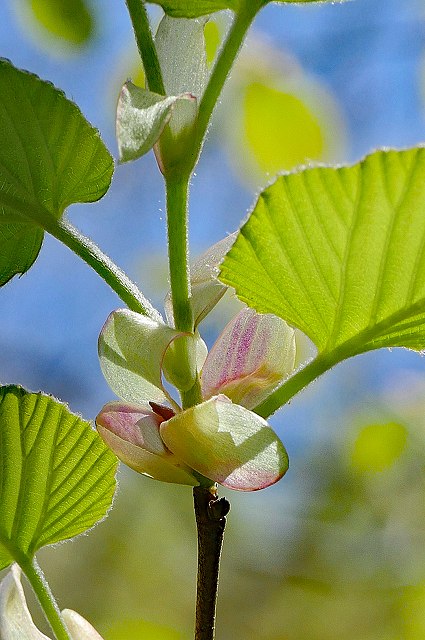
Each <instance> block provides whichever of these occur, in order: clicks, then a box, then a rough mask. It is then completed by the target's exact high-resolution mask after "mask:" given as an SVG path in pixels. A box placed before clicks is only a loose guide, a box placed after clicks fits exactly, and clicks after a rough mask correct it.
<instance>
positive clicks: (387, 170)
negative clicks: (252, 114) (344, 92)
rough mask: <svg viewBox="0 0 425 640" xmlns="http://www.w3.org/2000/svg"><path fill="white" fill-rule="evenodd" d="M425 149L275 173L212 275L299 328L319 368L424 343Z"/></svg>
mask: <svg viewBox="0 0 425 640" xmlns="http://www.w3.org/2000/svg"><path fill="white" fill-rule="evenodd" d="M424 172H425V150H424V149H422V148H417V149H411V150H407V151H399V152H397V151H379V152H376V153H374V154H372V155H370V156H368V157H366V158H365V159H364V160H363V161H362V162H360V163H358V164H356V165H354V166H351V167H342V168H337V169H335V168H326V167H317V168H314V169H307V170H305V171H299V172H296V173H291V174H287V175H283V176H281V177H279V178H278V179H277V181H276V182H275V183H274V184H273V185H272V186H270V187H268V188H267V189H266V190H265V191H263V193H262V194H261V195H260V198H259V200H258V202H257V204H256V206H255V208H254V211H253V213H252V214H251V216H250V218H249V220H248V222H247V223H246V224H245V225H244V226H243V227H242V229H241V232H240V234H239V236H238V238H237V240H236V241H235V243H234V245H233V247H232V249H231V250H230V252H229V253H228V255H227V257H226V258H225V260H224V263H223V265H222V271H221V279H222V281H223V282H225V283H226V284H229V285H231V286H233V287H234V288H235V289H236V292H237V294H238V296H239V297H240V298H241V299H242V300H243V301H244V302H246V303H247V304H248V305H250V306H252V307H254V308H255V309H256V310H257V311H259V312H261V313H274V314H275V315H278V316H280V317H282V318H284V319H285V320H286V321H287V322H289V324H291V325H293V326H295V327H297V328H299V329H301V331H303V332H304V333H306V334H307V336H309V337H310V338H311V340H312V341H313V342H314V343H315V345H316V346H317V349H318V351H319V354H320V355H321V356H322V358H323V357H326V359H327V361H328V365H329V366H332V364H336V363H337V362H339V361H341V360H343V359H345V358H348V357H350V356H353V355H355V354H357V353H362V352H365V351H369V350H371V349H377V348H379V347H408V348H410V349H414V350H417V351H421V350H422V349H424V347H425V253H424V244H425V215H424V210H425V181H424Z"/></svg>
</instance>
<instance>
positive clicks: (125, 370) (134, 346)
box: [99, 309, 182, 405]
mask: <svg viewBox="0 0 425 640" xmlns="http://www.w3.org/2000/svg"><path fill="white" fill-rule="evenodd" d="M181 335H182V333H181V332H178V331H175V330H174V329H171V328H170V327H168V326H167V325H165V324H163V323H162V322H156V321H154V320H151V319H150V318H147V317H146V316H142V315H141V314H139V313H135V312H134V311H129V310H128V309H118V311H114V312H113V313H111V315H110V316H109V318H108V319H107V321H106V323H105V325H104V327H103V329H102V331H101V333H100V336H99V359H100V365H101V368H102V372H103V375H104V376H105V378H106V381H107V383H108V384H109V386H110V387H111V389H112V391H113V392H114V393H115V394H116V395H117V396H118V397H119V398H122V399H123V400H125V401H126V402H133V403H136V404H139V405H147V404H148V402H149V400H152V401H153V402H159V403H161V402H164V401H165V400H166V395H165V393H164V390H163V388H162V380H161V365H162V361H163V358H164V354H165V352H166V350H167V347H168V346H169V344H170V343H171V342H172V341H173V340H175V338H178V337H179V336H181Z"/></svg>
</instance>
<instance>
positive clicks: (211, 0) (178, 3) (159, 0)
mask: <svg viewBox="0 0 425 640" xmlns="http://www.w3.org/2000/svg"><path fill="white" fill-rule="evenodd" d="M150 2H151V3H152V4H159V5H160V6H161V7H162V8H163V9H164V11H165V13H167V14H168V15H169V16H172V17H173V18H199V17H200V16H206V15H208V14H209V13H215V12H216V11H222V9H233V10H235V11H236V10H237V8H238V6H239V0H150Z"/></svg>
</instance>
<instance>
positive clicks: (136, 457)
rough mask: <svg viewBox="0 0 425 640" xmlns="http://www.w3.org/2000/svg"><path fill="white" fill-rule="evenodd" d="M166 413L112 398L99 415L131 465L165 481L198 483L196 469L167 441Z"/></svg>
mask: <svg viewBox="0 0 425 640" xmlns="http://www.w3.org/2000/svg"><path fill="white" fill-rule="evenodd" d="M161 422H162V417H161V416H160V415H158V414H156V413H154V412H153V411H148V410H143V409H141V408H140V407H137V406H135V405H124V404H121V403H119V402H111V403H109V404H107V405H105V406H104V407H103V409H102V411H101V412H100V413H99V415H98V416H97V418H96V427H97V430H98V432H99V435H100V436H101V438H102V440H103V441H104V442H105V444H106V445H107V446H108V447H109V448H110V449H111V450H112V451H113V452H114V453H115V455H116V456H117V457H118V458H119V459H120V460H121V461H122V462H124V464H126V465H127V466H129V467H131V468H132V469H134V470H135V471H137V472H138V473H142V474H144V475H147V476H150V477H151V478H155V479H156V480H161V481H162V482H175V483H177V484H188V485H191V486H195V485H197V484H198V481H197V480H196V478H194V476H193V475H192V470H191V469H190V468H189V467H187V466H186V465H185V464H184V463H183V462H181V461H180V460H179V459H178V458H177V457H176V456H175V455H173V454H172V453H171V452H170V451H169V450H168V449H167V447H166V446H165V445H164V443H163V441H162V439H161V436H160V433H159V425H160V424H161Z"/></svg>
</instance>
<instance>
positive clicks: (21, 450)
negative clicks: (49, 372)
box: [0, 386, 117, 569]
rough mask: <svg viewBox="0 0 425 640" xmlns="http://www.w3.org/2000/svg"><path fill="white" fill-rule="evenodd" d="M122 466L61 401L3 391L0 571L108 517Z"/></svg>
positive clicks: (0, 414)
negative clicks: (116, 473)
mask: <svg viewBox="0 0 425 640" xmlns="http://www.w3.org/2000/svg"><path fill="white" fill-rule="evenodd" d="M116 466H117V460H116V457H115V456H114V455H113V454H112V453H111V451H110V450H109V449H108V448H107V447H105V445H104V443H103V442H102V440H101V439H100V438H99V436H98V434H97V433H96V432H95V431H93V429H92V428H91V426H90V424H89V423H88V422H86V421H84V420H82V419H81V418H80V417H78V416H76V415H74V414H72V413H71V412H70V411H69V409H68V408H67V407H66V406H65V405H64V404H62V403H60V402H58V401H57V400H54V399H53V398H51V397H49V396H46V395H44V394H42V393H29V392H27V391H25V390H24V389H22V388H21V387H16V386H6V387H1V388H0V504H1V510H0V569H2V568H4V567H6V566H7V565H9V564H11V563H12V562H13V561H14V560H16V561H19V562H21V559H23V558H24V559H26V560H28V561H31V559H32V558H33V557H34V554H35V553H36V551H37V550H38V549H40V548H41V547H43V546H45V545H49V544H53V543H54V542H59V541H61V540H65V539H68V538H72V537H73V536H76V535H78V534H79V533H82V532H84V531H86V530H87V529H89V528H91V527H92V526H93V525H94V524H96V522H98V521H99V520H101V519H102V518H104V517H105V515H106V513H107V511H108V510H109V508H110V507H111V504H112V498H113V495H114V492H115V472H116Z"/></svg>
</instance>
